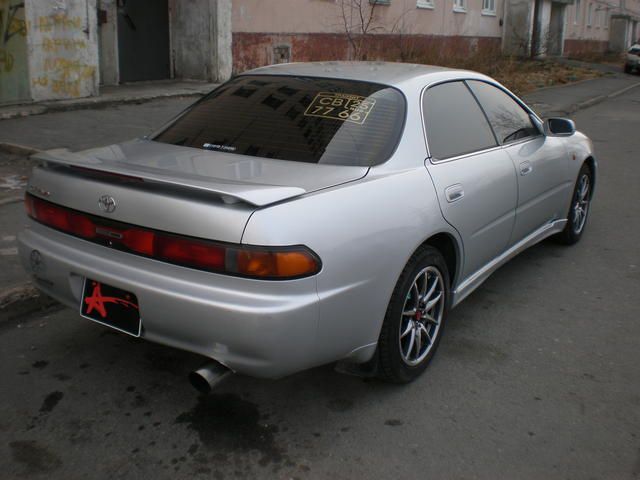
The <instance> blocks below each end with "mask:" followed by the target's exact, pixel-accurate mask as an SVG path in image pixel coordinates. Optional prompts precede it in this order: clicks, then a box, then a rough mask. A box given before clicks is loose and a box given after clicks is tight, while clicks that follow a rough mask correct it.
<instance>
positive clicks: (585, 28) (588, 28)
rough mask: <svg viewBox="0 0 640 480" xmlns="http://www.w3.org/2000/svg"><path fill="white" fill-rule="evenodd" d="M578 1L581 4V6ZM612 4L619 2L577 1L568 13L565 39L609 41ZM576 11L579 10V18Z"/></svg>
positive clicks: (600, 0)
mask: <svg viewBox="0 0 640 480" xmlns="http://www.w3.org/2000/svg"><path fill="white" fill-rule="evenodd" d="M578 1H579V2H580V3H579V4H578ZM627 1H629V0H627ZM612 4H618V0H615V1H614V2H611V1H608V2H607V1H603V0H575V3H574V4H573V5H568V6H567V11H566V28H565V38H566V39H569V40H573V39H580V40H598V41H603V42H606V41H608V40H609V13H610V12H611V11H612V10H611V8H610V5H612ZM589 5H591V8H592V14H591V25H588V21H587V17H588V9H589ZM607 7H609V8H607ZM576 10H578V16H577V18H576Z"/></svg>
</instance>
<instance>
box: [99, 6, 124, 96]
mask: <svg viewBox="0 0 640 480" xmlns="http://www.w3.org/2000/svg"><path fill="white" fill-rule="evenodd" d="M98 8H99V9H100V10H102V15H103V21H104V23H102V24H101V25H98V51H99V54H100V83H101V84H102V85H117V84H118V79H119V76H120V68H119V65H118V62H119V58H118V23H117V21H118V10H117V7H116V0H98Z"/></svg>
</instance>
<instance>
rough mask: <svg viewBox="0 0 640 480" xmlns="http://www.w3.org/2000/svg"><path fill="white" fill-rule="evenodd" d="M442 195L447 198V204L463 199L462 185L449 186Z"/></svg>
mask: <svg viewBox="0 0 640 480" xmlns="http://www.w3.org/2000/svg"><path fill="white" fill-rule="evenodd" d="M444 195H445V197H447V202H449V203H453V202H457V201H458V200H460V199H461V198H462V197H464V190H463V188H462V185H460V184H459V183H456V184H455V185H451V186H449V187H447V188H446V189H445V190H444Z"/></svg>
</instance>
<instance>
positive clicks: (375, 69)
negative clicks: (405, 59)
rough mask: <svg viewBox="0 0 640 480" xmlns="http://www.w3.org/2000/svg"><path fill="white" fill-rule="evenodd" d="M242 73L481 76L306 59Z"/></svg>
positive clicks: (388, 79)
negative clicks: (306, 60) (309, 60)
mask: <svg viewBox="0 0 640 480" xmlns="http://www.w3.org/2000/svg"><path fill="white" fill-rule="evenodd" d="M242 75H294V76H302V77H322V78H340V79H347V80H359V81H366V82H375V83H382V84H386V85H391V86H399V85H400V84H403V83H405V82H407V81H410V80H414V79H416V78H423V79H424V78H425V77H432V78H433V79H434V80H443V79H447V78H460V77H467V78H468V77H476V78H479V77H484V75H481V74H478V73H476V72H470V71H466V70H457V69H451V68H446V67H439V66H435V65H420V64H415V63H395V62H346V61H331V62H305V63H282V64H278V65H269V66H267V67H260V68H256V69H253V70H249V71H247V72H243V73H242Z"/></svg>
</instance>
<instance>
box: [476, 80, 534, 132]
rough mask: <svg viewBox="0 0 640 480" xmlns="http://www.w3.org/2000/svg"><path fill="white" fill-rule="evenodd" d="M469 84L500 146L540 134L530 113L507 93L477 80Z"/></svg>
mask: <svg viewBox="0 0 640 480" xmlns="http://www.w3.org/2000/svg"><path fill="white" fill-rule="evenodd" d="M467 84H468V85H469V88H471V91H472V92H473V94H474V95H475V96H476V98H477V99H478V101H479V102H480V105H481V106H482V108H483V109H484V111H485V113H486V114H487V117H488V118H489V123H491V127H493V131H494V132H495V134H496V137H498V141H499V142H500V144H505V143H511V142H515V141H516V140H521V139H523V138H528V137H535V136H537V135H539V134H540V132H539V131H538V129H537V128H536V126H535V125H534V124H533V122H532V121H531V118H530V117H529V113H528V112H527V111H526V110H525V109H524V108H522V107H521V106H520V105H519V104H518V102H516V101H515V100H514V99H513V98H511V97H510V96H509V95H507V94H506V93H505V92H503V91H502V90H500V89H499V88H497V87H494V86H493V85H489V84H488V83H484V82H479V81H476V80H468V81H467Z"/></svg>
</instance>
